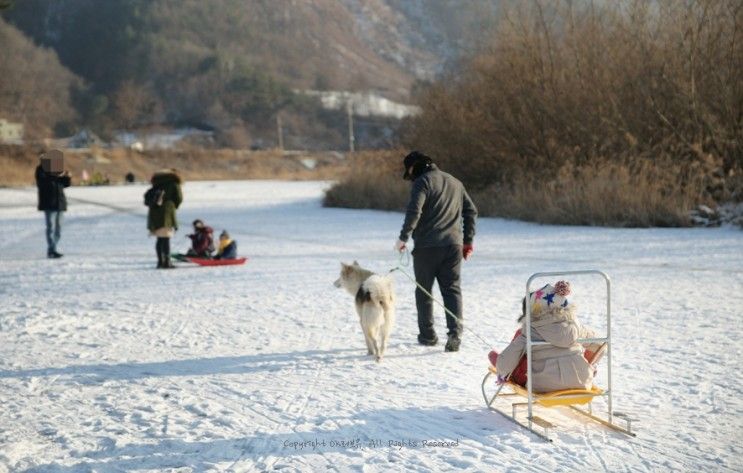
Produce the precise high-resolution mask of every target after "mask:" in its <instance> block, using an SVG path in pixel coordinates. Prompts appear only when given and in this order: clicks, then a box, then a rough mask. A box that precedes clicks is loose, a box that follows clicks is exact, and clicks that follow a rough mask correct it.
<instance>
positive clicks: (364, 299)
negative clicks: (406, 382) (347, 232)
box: [334, 261, 395, 361]
mask: <svg viewBox="0 0 743 473" xmlns="http://www.w3.org/2000/svg"><path fill="white" fill-rule="evenodd" d="M334 284H335V287H343V288H345V289H346V290H347V291H348V292H349V293H351V294H352V295H354V296H355V297H356V312H357V313H358V314H359V321H360V322H361V330H362V331H363V332H364V339H365V340H366V348H367V349H368V354H369V355H373V356H374V358H375V359H376V360H377V361H381V360H382V357H383V356H384V352H385V350H386V349H387V341H388V340H389V336H390V331H391V330H392V326H393V325H394V323H395V291H394V288H393V286H392V278H390V277H388V276H380V275H378V274H374V273H373V272H371V271H369V270H366V269H364V268H362V267H361V266H359V263H357V262H356V261H354V262H353V264H345V263H341V276H340V278H338V280H337V281H335V283H334Z"/></svg>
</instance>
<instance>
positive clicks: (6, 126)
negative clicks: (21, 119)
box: [0, 118, 23, 145]
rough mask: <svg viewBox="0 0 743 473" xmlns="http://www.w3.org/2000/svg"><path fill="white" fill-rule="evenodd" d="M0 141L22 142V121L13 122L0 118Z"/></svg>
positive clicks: (17, 143)
mask: <svg viewBox="0 0 743 473" xmlns="http://www.w3.org/2000/svg"><path fill="white" fill-rule="evenodd" d="M0 143H10V144H16V145H19V144H22V143H23V123H13V122H9V121H8V120H6V119H4V118H0Z"/></svg>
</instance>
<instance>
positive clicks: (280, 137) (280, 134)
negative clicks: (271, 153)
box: [276, 113, 284, 150]
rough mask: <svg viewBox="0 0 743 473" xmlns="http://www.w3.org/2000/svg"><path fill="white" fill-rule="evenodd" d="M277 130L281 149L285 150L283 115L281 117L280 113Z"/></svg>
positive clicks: (277, 117) (277, 116)
mask: <svg viewBox="0 0 743 473" xmlns="http://www.w3.org/2000/svg"><path fill="white" fill-rule="evenodd" d="M276 129H277V131H278V135H279V149H280V150H283V149H284V129H283V127H282V126H281V115H279V114H278V113H277V114H276Z"/></svg>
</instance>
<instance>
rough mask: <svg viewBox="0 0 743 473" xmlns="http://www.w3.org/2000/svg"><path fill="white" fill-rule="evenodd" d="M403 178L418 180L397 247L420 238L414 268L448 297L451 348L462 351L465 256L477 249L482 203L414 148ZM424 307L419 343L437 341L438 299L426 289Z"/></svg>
mask: <svg viewBox="0 0 743 473" xmlns="http://www.w3.org/2000/svg"><path fill="white" fill-rule="evenodd" d="M403 165H404V166H405V174H404V175H403V179H407V180H410V181H413V189H412V192H411V194H410V202H409V203H408V207H407V211H406V213H405V222H404V223H403V226H402V230H401V231H400V237H399V239H398V241H397V243H395V249H396V250H397V251H400V252H402V251H403V250H405V248H406V244H407V241H408V239H409V238H410V236H411V234H412V236H413V240H414V241H415V248H414V249H413V267H414V269H415V279H416V281H417V283H418V284H419V285H420V286H422V287H423V288H425V289H426V291H428V292H431V289H432V287H433V282H434V280H436V281H438V283H439V290H440V291H441V296H442V297H443V299H444V306H445V307H446V308H447V309H448V310H449V311H451V313H453V314H454V315H456V318H455V317H452V316H451V315H449V314H448V313H447V314H446V326H447V328H448V340H447V342H446V347H445V350H446V351H458V350H459V345H460V343H461V336H462V290H461V287H460V280H461V269H462V258H464V259H467V258H469V256H470V255H471V254H472V251H473V246H472V241H473V238H474V236H475V220H476V218H477V208H475V204H473V203H472V199H470V196H469V195H468V194H467V191H466V190H465V189H464V186H463V185H462V183H461V182H460V181H459V180H458V179H456V178H455V177H453V176H451V175H450V174H447V173H445V172H442V171H440V170H439V169H438V167H436V165H435V164H434V163H433V161H432V160H431V158H429V157H428V156H426V155H425V154H423V153H420V152H418V151H413V152H411V153H410V154H408V155H407V156H405V160H404V161H403ZM415 303H416V307H417V309H418V331H419V333H418V343H420V344H421V345H428V346H433V345H436V344H437V343H438V337H437V336H436V331H435V330H434V327H433V301H432V300H431V298H430V297H429V296H428V295H427V294H426V293H425V292H423V291H422V290H421V289H420V288H417V289H416V291H415Z"/></svg>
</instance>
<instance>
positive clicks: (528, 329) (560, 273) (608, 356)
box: [524, 269, 613, 429]
mask: <svg viewBox="0 0 743 473" xmlns="http://www.w3.org/2000/svg"><path fill="white" fill-rule="evenodd" d="M583 274H598V275H600V276H601V277H603V278H604V281H606V338H605V341H606V366H607V368H606V370H607V383H608V386H607V391H608V392H609V395H608V396H607V403H608V408H609V423H611V422H612V412H613V410H612V388H611V278H609V275H608V274H606V273H605V272H603V271H599V270H598V269H583V270H578V271H550V272H542V273H534V274H532V275H531V276H530V277H529V279H528V280H527V281H526V300H527V301H528V300H529V295H530V294H531V283H532V282H533V281H534V280H535V279H537V278H545V277H554V276H576V275H583ZM524 305H525V308H526V311H525V314H524V316H525V318H526V390H527V393H528V406H529V417H528V418H529V428H530V429H531V424H532V422H531V418H532V405H533V403H534V394H533V391H532V384H531V381H532V380H531V378H532V376H531V351H532V346H534V345H537V344H541V343H539V342H532V341H531V304H524ZM602 341H603V340H602Z"/></svg>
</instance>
